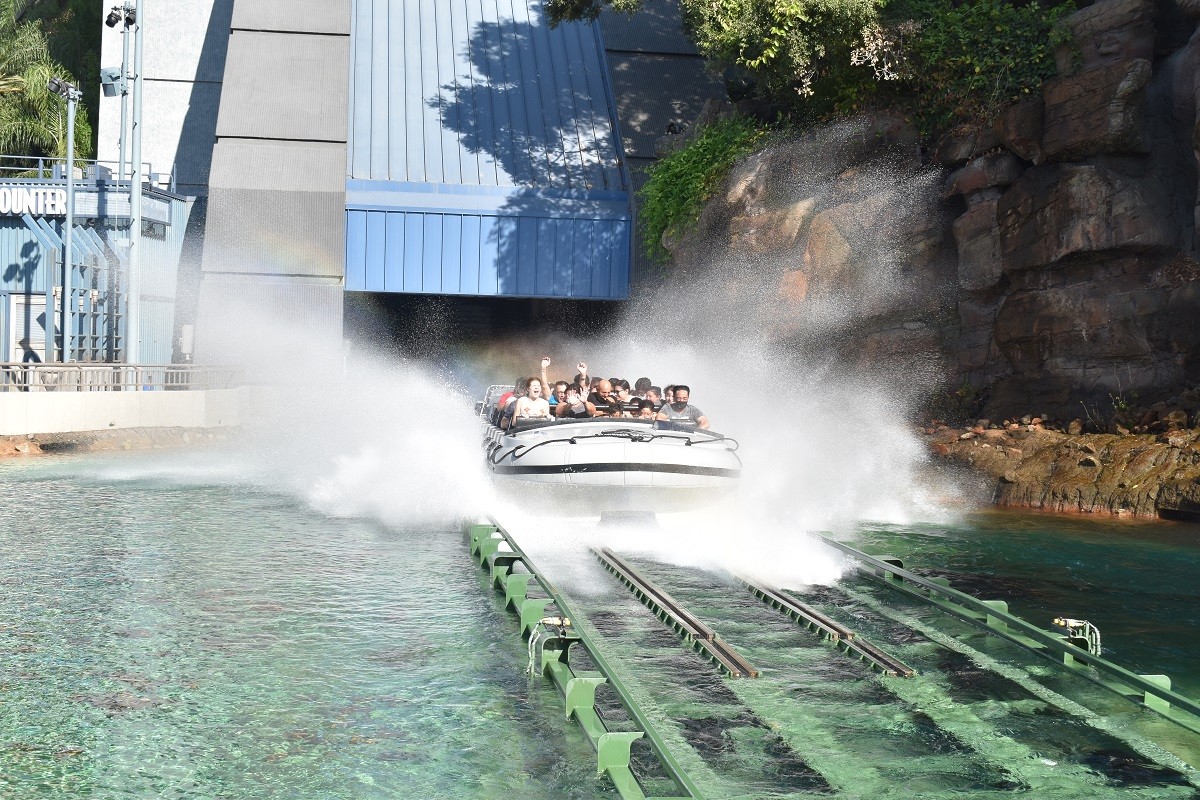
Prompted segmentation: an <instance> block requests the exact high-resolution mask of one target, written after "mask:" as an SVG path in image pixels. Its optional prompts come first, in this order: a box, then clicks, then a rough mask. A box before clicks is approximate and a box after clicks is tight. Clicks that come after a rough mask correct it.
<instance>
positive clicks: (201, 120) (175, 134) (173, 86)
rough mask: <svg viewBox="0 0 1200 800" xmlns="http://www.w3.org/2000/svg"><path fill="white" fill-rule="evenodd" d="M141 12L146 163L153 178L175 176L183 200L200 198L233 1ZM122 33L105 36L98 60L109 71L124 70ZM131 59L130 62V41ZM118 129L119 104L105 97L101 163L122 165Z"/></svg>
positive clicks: (201, 0) (193, 1)
mask: <svg viewBox="0 0 1200 800" xmlns="http://www.w3.org/2000/svg"><path fill="white" fill-rule="evenodd" d="M143 5H144V8H143V12H142V13H143V15H144V17H145V19H144V20H143V22H144V25H145V28H144V34H143V35H144V45H143V47H144V54H143V57H142V61H143V65H142V73H143V89H142V102H143V108H144V114H143V119H144V124H143V130H142V160H143V161H148V162H150V164H151V168H152V169H153V170H154V171H156V172H161V173H169V172H172V171H174V174H175V180H176V190H177V191H178V192H180V193H181V194H187V195H203V194H205V193H206V192H207V186H208V173H209V167H210V164H211V161H212V149H213V140H214V135H215V131H216V122H217V108H218V106H219V104H220V99H221V82H222V75H223V72H224V69H225V50H226V45H227V43H228V40H229V26H230V19H231V17H232V14H233V0H188V2H186V3H161V2H147V3H144V4H143ZM121 29H122V26H120V25H118V26H117V27H116V28H108V27H104V28H103V35H102V43H101V47H102V50H101V53H102V55H101V59H100V60H101V65H102V66H104V67H119V66H120V64H121V35H122V34H121ZM129 54H130V61H131V62H132V60H133V42H132V41H131V42H130V48H129ZM132 69H133V67H132V63H131V64H130V70H131V71H132ZM130 104H131V105H132V93H131V94H130ZM120 128H121V101H120V98H119V97H102V98H101V100H100V129H99V131H98V132H97V143H98V146H97V157H98V158H99V159H100V160H102V161H112V162H114V163H115V162H116V161H117V157H118V141H119V139H120ZM127 152H128V150H127Z"/></svg>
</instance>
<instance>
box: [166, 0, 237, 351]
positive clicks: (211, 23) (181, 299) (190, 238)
mask: <svg viewBox="0 0 1200 800" xmlns="http://www.w3.org/2000/svg"><path fill="white" fill-rule="evenodd" d="M232 24H233V0H214V2H213V7H212V13H211V14H210V15H209V18H208V27H207V28H206V30H205V32H204V44H203V46H202V47H201V50H200V62H199V63H198V64H197V65H196V75H195V76H194V82H193V84H192V93H191V96H190V97H189V99H188V110H187V114H185V115H184V118H183V127H182V129H181V130H180V133H179V144H178V146H177V147H176V149H175V161H174V164H175V169H177V170H178V169H179V165H181V164H182V165H184V170H185V172H184V174H183V175H176V181H177V183H179V184H182V185H181V186H180V187H179V188H180V191H181V192H183V193H185V194H199V195H200V197H199V198H198V199H197V201H196V202H195V203H194V204H193V206H192V213H191V214H190V215H189V216H188V223H187V233H186V234H185V235H184V239H183V249H182V251H181V253H180V257H179V283H178V287H177V289H176V295H175V298H176V299H175V330H174V331H172V341H173V343H174V344H173V347H172V359H173V360H174V361H181V360H183V354H182V353H181V352H180V351H179V346H180V342H181V339H182V331H183V326H184V325H195V323H196V315H197V306H198V304H199V301H200V274H201V260H202V257H203V254H204V230H205V223H206V222H207V214H208V198H207V196H206V195H207V193H208V177H209V169H210V167H211V165H212V151H213V146H214V144H215V143H216V136H217V109H219V108H220V104H221V82H220V79H221V77H222V73H223V72H224V69H225V51H226V49H227V47H228V43H229V30H230V27H231V26H232ZM213 77H215V78H216V80H210V79H209V78H213ZM181 177H182V178H183V179H184V180H183V181H180V180H179V179H180V178H181Z"/></svg>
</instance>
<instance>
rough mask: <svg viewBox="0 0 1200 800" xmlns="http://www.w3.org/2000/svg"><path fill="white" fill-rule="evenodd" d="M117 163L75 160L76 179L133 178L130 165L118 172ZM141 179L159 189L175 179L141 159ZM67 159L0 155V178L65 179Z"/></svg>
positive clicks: (111, 179) (168, 186) (125, 180)
mask: <svg viewBox="0 0 1200 800" xmlns="http://www.w3.org/2000/svg"><path fill="white" fill-rule="evenodd" d="M118 172H120V165H119V163H118V162H116V161H101V160H98V159H79V158H77V159H75V180H82V181H99V180H106V181H114V180H115V181H124V182H128V181H130V180H131V179H132V178H133V165H132V164H128V163H127V164H126V165H125V173H124V174H123V175H118V174H117V173H118ZM142 176H143V180H145V181H146V182H148V183H150V184H151V185H153V186H157V187H159V188H160V189H168V190H170V189H171V187H172V185H173V183H174V181H173V177H174V176H173V175H172V174H171V173H170V172H166V173H161V172H154V171H153V165H152V164H151V163H150V162H149V161H144V162H142ZM66 177H67V162H66V159H64V158H47V157H45V156H14V155H4V154H0V179H4V180H14V181H20V180H51V181H53V180H66Z"/></svg>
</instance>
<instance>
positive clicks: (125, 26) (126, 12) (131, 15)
mask: <svg viewBox="0 0 1200 800" xmlns="http://www.w3.org/2000/svg"><path fill="white" fill-rule="evenodd" d="M140 18H141V0H136V3H135V2H134V0H126V1H125V3H124V4H122V5H119V6H113V7H112V10H110V11H109V12H108V16H107V17H106V18H105V20H104V24H105V25H107V26H108V27H110V28H115V27H117V26H118V25H122V28H121V68H120V69H119V70H118V69H115V68H113V67H109V68H106V69H102V70H100V85H101V87H102V88H103V90H104V96H105V97H116V96H117V95H120V97H121V134H120V139H118V141H117V150H118V156H117V159H118V160H117V182H118V184H119V183H120V182H121V181H123V180H125V179H126V173H125V165H126V154H127V153H128V154H129V162H130V163H129V166H130V174H129V217H130V224H129V232H128V239H127V240H126V241H127V247H128V257H127V259H126V264H127V269H128V270H129V273H128V282H127V284H126V287H125V291H126V306H125V309H126V314H125V360H126V361H127V362H130V363H132V362H135V361H137V358H138V344H139V340H140V336H141V333H140V324H139V323H140V319H141V318H140V315H141V308H140V303H139V300H140V298H139V297H138V296H137V292H138V291H140V281H139V280H138V271H139V267H138V263H139V261H140V248H139V245H140V241H139V240H140V238H141V216H142V213H141V212H142V165H141V160H142V130H141V129H142V81H141V71H142V31H141V28H142V26H141V25H139V24H138V20H139V19H140ZM131 35H132V36H131ZM130 38H133V39H134V41H135V55H134V65H133V73H132V74H131V73H130V69H129V65H130V62H129V45H130V41H129V40H130ZM131 78H132V83H133V87H132V89H133V91H132V94H133V131H132V133H133V135H132V137H131V136H130V135H129V134H130V129H129V95H130V82H131V81H130V79H131ZM131 139H132V143H131V141H130V140H131ZM131 144H132V146H131ZM131 151H132V152H131Z"/></svg>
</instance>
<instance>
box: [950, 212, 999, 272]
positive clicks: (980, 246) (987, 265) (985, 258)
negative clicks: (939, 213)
mask: <svg viewBox="0 0 1200 800" xmlns="http://www.w3.org/2000/svg"><path fill="white" fill-rule="evenodd" d="M996 202H997V201H996V200H985V201H983V202H980V203H976V204H974V205H972V206H970V207H969V208H968V209H967V211H966V213H965V214H963V215H962V216H961V217H959V218H958V219H956V220H954V225H953V230H954V241H955V242H956V243H957V244H958V285H959V286H960V287H962V289H963V290H964V291H967V292H985V291H988V290H991V289H994V288H996V286H997V285H998V284H999V283H1000V278H1001V277H1002V276H1003V275H1004V262H1003V261H1002V260H1001V258H1000V237H999V235H998V231H997V226H996Z"/></svg>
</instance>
